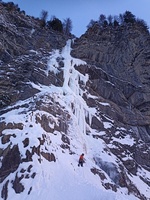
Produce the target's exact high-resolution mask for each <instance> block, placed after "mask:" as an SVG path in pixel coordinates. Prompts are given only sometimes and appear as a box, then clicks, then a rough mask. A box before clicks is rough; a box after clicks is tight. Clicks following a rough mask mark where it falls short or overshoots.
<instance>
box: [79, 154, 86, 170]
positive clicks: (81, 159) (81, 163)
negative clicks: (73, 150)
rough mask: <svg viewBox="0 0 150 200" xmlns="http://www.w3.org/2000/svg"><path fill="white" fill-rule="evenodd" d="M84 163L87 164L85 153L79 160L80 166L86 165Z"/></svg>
mask: <svg viewBox="0 0 150 200" xmlns="http://www.w3.org/2000/svg"><path fill="white" fill-rule="evenodd" d="M84 162H85V160H84V153H82V154H81V155H80V158H79V163H78V166H81V167H83V163H84Z"/></svg>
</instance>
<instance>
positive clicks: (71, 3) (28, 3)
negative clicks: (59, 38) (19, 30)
mask: <svg viewBox="0 0 150 200" xmlns="http://www.w3.org/2000/svg"><path fill="white" fill-rule="evenodd" d="M3 2H14V3H15V4H18V6H19V7H20V9H21V10H24V11H25V12H26V14H28V15H31V16H35V17H40V14H41V11H42V10H45V11H48V14H49V16H48V20H50V18H51V16H53V15H55V16H56V17H57V18H59V19H60V20H62V21H63V20H64V19H66V18H68V17H69V18H70V19H71V20H72V23H73V30H72V33H73V34H75V35H76V36H78V37H79V36H80V35H82V34H83V33H84V32H85V31H86V26H87V25H88V24H89V22H90V20H91V19H93V20H98V18H99V15H100V14H105V15H106V17H107V16H108V15H110V14H111V15H119V14H123V13H124V12H125V11H126V10H128V11H130V12H132V14H134V15H135V16H136V17H138V18H141V19H143V20H144V21H145V22H146V23H147V24H148V26H150V0H10V1H8V0H3Z"/></svg>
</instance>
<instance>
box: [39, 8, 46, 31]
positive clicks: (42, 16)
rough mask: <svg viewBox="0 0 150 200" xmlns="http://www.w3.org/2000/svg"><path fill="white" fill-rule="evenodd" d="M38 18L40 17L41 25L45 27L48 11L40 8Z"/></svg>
mask: <svg viewBox="0 0 150 200" xmlns="http://www.w3.org/2000/svg"><path fill="white" fill-rule="evenodd" d="M40 18H41V26H42V27H45V26H46V21H47V18H48V12H47V11H46V10H42V12H41V17H40Z"/></svg>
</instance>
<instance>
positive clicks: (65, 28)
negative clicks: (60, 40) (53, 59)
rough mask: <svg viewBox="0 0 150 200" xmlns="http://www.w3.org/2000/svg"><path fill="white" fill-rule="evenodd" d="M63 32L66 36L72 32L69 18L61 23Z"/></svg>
mask: <svg viewBox="0 0 150 200" xmlns="http://www.w3.org/2000/svg"><path fill="white" fill-rule="evenodd" d="M63 31H64V33H65V34H66V35H69V34H70V33H71V31H72V21H71V19H70V18H66V19H65V20H64V22H63Z"/></svg>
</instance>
